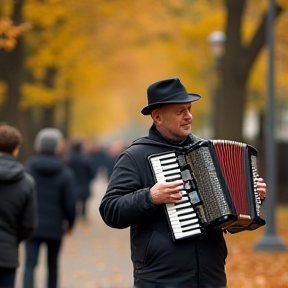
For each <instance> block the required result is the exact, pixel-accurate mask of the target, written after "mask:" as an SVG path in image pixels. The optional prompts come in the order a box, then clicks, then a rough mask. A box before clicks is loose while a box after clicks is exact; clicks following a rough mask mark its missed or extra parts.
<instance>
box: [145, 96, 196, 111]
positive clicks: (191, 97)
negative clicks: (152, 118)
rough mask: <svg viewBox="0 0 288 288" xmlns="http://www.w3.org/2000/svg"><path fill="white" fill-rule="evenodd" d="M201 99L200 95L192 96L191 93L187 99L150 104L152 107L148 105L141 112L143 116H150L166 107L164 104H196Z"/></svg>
mask: <svg viewBox="0 0 288 288" xmlns="http://www.w3.org/2000/svg"><path fill="white" fill-rule="evenodd" d="M200 98H201V96H200V95H198V94H194V93H193V94H192V93H189V94H187V95H186V97H185V99H183V98H182V99H177V100H175V99H174V100H169V101H163V102H162V101H160V102H156V103H153V104H150V105H147V106H146V107H144V108H143V109H142V110H141V113H142V114H143V115H150V114H151V112H152V111H153V110H154V109H155V108H156V107H157V106H159V105H164V104H177V103H178V104H179V103H190V102H194V101H197V100H199V99H200Z"/></svg>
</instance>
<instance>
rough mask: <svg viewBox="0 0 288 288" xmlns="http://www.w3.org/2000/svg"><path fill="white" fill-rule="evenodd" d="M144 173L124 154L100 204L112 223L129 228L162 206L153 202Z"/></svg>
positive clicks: (103, 216) (111, 225) (102, 212)
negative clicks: (144, 185)
mask: <svg viewBox="0 0 288 288" xmlns="http://www.w3.org/2000/svg"><path fill="white" fill-rule="evenodd" d="M142 168H144V167H142ZM143 174H145V172H144V171H143V169H142V171H141V170H140V168H139V167H138V166H137V165H136V163H135V161H134V159H133V158H132V157H131V155H130V154H129V153H127V151H126V152H124V153H122V154H121V155H120V157H119V159H118V161H117V162H116V164H115V167H114V170H113V173H112V175H111V178H110V180H109V184H108V187H107V190H106V193H105V195H104V197H103V199H102V201H101V203H100V207H99V211H100V214H101V217H102V219H103V220H104V222H105V223H106V224H107V225H108V226H110V227H113V228H119V229H121V228H127V227H129V226H131V225H134V224H137V223H139V222H141V221H144V220H145V219H146V218H147V217H149V216H150V215H151V214H153V212H154V211H155V209H157V207H159V206H156V205H154V204H153V203H152V200H151V196H150V187H143V184H141V183H143V180H142V181H141V179H140V175H141V177H142V178H143ZM144 177H145V176H144ZM144 182H147V181H144Z"/></svg>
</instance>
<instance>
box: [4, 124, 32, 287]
mask: <svg viewBox="0 0 288 288" xmlns="http://www.w3.org/2000/svg"><path fill="white" fill-rule="evenodd" d="M21 141H22V136H21V134H20V132H19V130H18V129H17V128H15V127H13V126H10V125H7V124H1V125H0V287H1V288H13V287H14V284H15V274H16V269H17V267H18V266H19V254H18V247H19V244H20V242H22V241H24V240H25V239H27V238H28V237H29V236H30V235H31V234H32V233H33V231H34V230H35V228H36V225H37V215H36V213H37V210H36V187H35V182H34V179H33V178H32V177H31V176H30V175H29V174H27V173H25V171H24V167H23V165H22V164H21V163H20V162H19V161H18V160H17V159H16V157H17V155H18V152H19V147H20V144H21Z"/></svg>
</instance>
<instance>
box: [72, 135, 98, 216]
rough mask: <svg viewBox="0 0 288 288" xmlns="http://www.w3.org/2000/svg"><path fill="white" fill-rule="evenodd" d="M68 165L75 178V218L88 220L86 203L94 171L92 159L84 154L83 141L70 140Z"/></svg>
mask: <svg viewBox="0 0 288 288" xmlns="http://www.w3.org/2000/svg"><path fill="white" fill-rule="evenodd" d="M68 165H69V166H70V167H71V168H72V170H73V171H74V174H75V177H76V178H75V179H76V190H77V191H76V194H77V217H80V218H82V219H83V220H88V211H87V203H88V200H89V197H90V196H91V183H92V180H93V179H94V177H95V170H94V166H93V162H92V159H91V158H90V157H89V156H88V154H86V153H85V152H84V147H83V141H81V140H79V139H74V140H72V142H71V147H70V151H69V156H68Z"/></svg>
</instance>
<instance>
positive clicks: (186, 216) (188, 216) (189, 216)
mask: <svg viewBox="0 0 288 288" xmlns="http://www.w3.org/2000/svg"><path fill="white" fill-rule="evenodd" d="M175 218H176V219H178V220H179V221H182V220H186V219H193V218H196V219H198V218H197V214H196V213H191V214H186V215H181V216H178V215H177V214H173V215H169V219H170V221H173V220H174V219H175Z"/></svg>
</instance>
